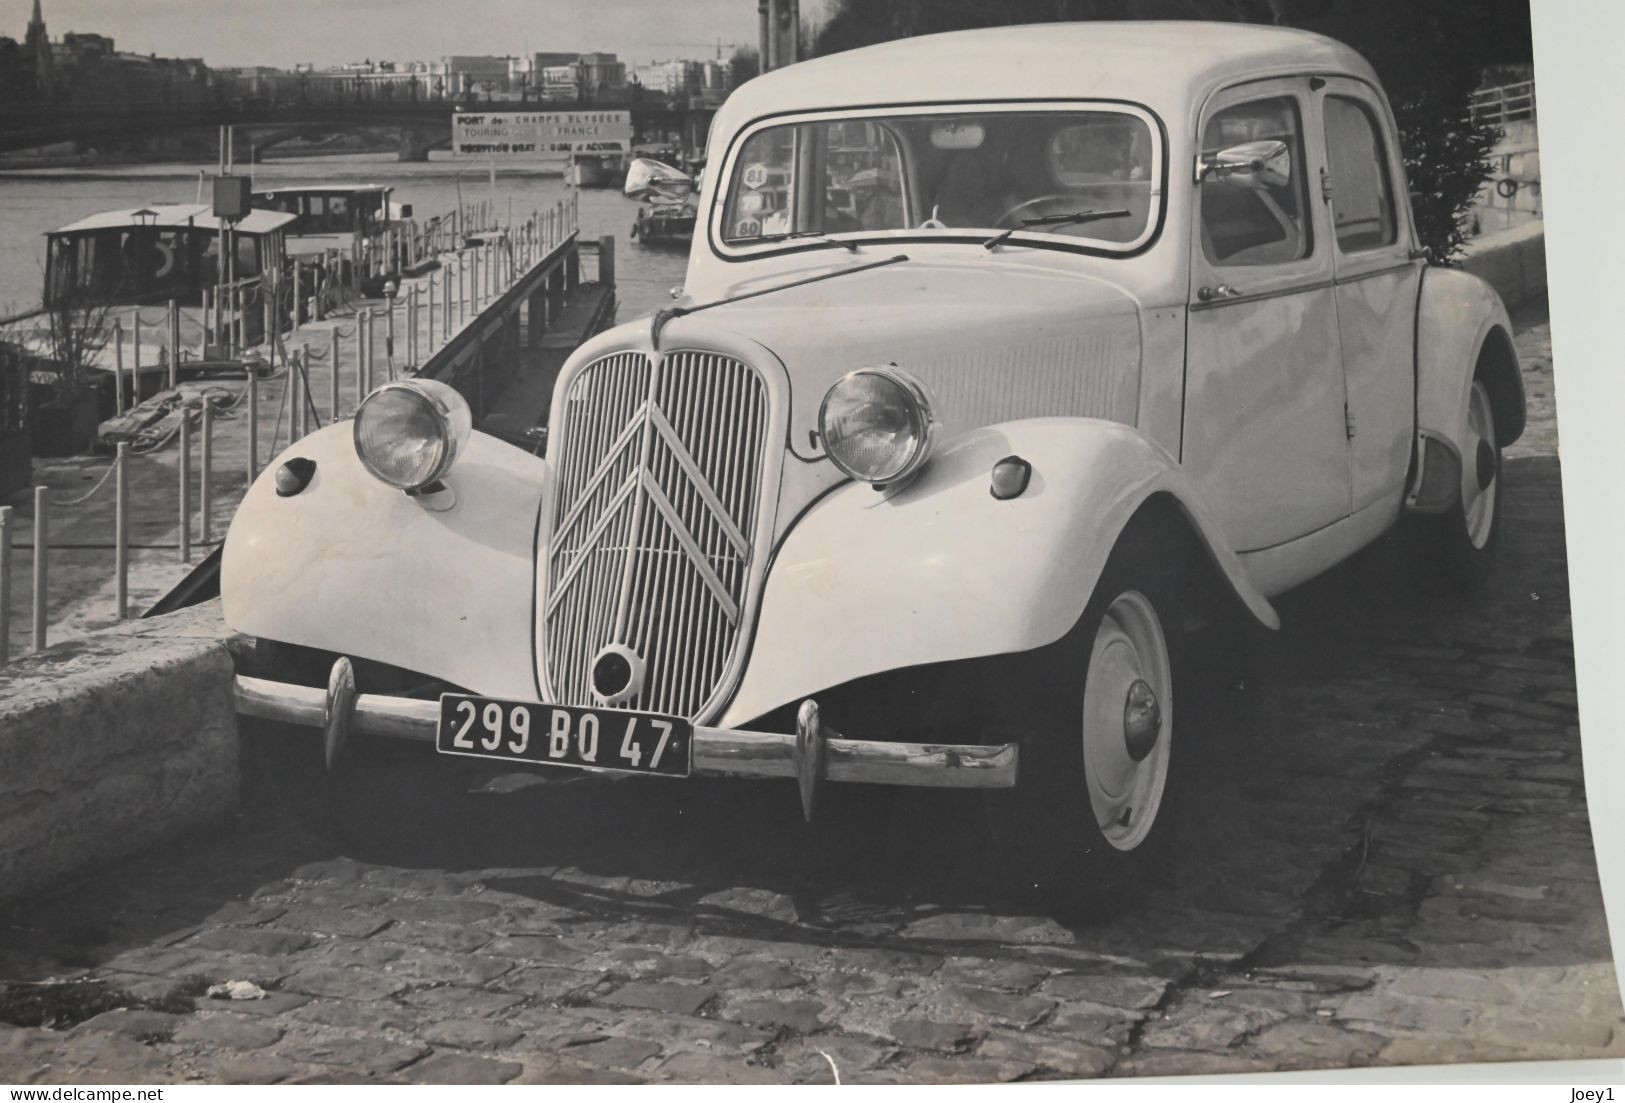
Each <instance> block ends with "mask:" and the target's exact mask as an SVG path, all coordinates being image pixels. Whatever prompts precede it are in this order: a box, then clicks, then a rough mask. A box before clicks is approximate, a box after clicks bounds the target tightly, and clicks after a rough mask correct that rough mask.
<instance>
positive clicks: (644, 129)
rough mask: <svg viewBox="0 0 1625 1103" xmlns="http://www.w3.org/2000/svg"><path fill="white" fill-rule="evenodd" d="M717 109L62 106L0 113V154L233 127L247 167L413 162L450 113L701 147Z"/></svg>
mask: <svg viewBox="0 0 1625 1103" xmlns="http://www.w3.org/2000/svg"><path fill="white" fill-rule="evenodd" d="M716 106H717V104H716V103H715V102H713V101H707V100H704V99H702V98H700V97H693V98H690V99H673V98H667V97H664V96H654V95H650V94H648V93H640V94H636V95H632V94H628V95H622V96H599V97H594V98H592V99H590V100H587V101H584V102H579V103H546V102H534V101H533V102H521V101H499V102H486V101H479V100H474V99H472V98H469V99H457V100H453V99H447V98H428V97H412V98H406V97H393V98H392V97H389V96H376V95H372V96H369V95H363V94H361V93H360V91H359V90H358V91H357V93H356V94H355V95H354V96H350V97H345V96H339V95H332V96H330V97H324V98H313V97H299V98H296V99H291V100H289V99H263V98H243V97H238V98H232V99H218V100H214V101H204V102H196V103H144V102H134V103H131V102H112V103H63V104H54V105H53V104H40V103H36V104H28V105H5V106H0V153H11V152H18V151H21V150H27V149H37V148H40V147H42V146H48V145H54V144H57V143H60V142H76V143H80V144H85V145H95V144H97V143H105V142H109V141H114V140H118V141H127V140H130V139H132V138H133V139H143V138H157V137H160V136H163V135H169V134H175V133H179V132H183V131H197V130H207V129H210V128H215V129H218V128H219V127H221V126H230V127H232V128H233V142H234V146H235V148H234V150H233V152H234V154H236V155H237V157H238V159H239V160H242V161H248V160H250V159H253V158H257V157H258V156H260V155H262V154H263V153H264V152H265V151H266V150H267V149H270V148H272V147H274V146H276V145H278V144H280V143H282V142H285V141H288V140H290V139H293V138H298V137H304V136H318V135H327V134H333V133H358V132H367V133H388V134H392V135H394V136H395V137H396V140H397V147H398V151H399V155H400V159H401V160H403V161H423V160H427V159H428V155H429V151H430V150H431V149H435V148H440V147H445V146H449V144H450V142H451V117H452V115H453V114H455V113H456V112H458V111H479V112H482V113H486V114H489V113H493V112H505V111H588V110H623V111H629V112H630V113H631V116H632V132H633V134H634V136H637V137H639V138H641V136H643V135H646V134H657V133H659V134H663V133H665V132H668V131H677V132H680V133H681V134H683V135H684V136H685V138H686V139H687V140H688V142H689V144H690V145H693V146H698V145H703V144H704V140H705V133H706V129H707V127H708V126H709V125H710V120H711V115H712V114H713V113H714V112H715V110H716Z"/></svg>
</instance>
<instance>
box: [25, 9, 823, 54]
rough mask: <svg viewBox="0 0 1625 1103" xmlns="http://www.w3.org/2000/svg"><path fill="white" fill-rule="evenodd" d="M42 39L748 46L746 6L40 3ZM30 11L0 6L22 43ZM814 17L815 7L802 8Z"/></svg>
mask: <svg viewBox="0 0 1625 1103" xmlns="http://www.w3.org/2000/svg"><path fill="white" fill-rule="evenodd" d="M41 3H42V5H43V13H44V16H45V25H46V27H47V28H48V30H49V31H50V34H51V37H52V38H59V37H61V35H62V34H63V33H64V32H66V31H94V32H96V33H98V34H104V35H109V36H111V37H112V38H113V39H115V40H116V41H117V43H118V48H119V49H120V50H128V51H131V52H134V53H143V54H146V53H157V54H159V55H162V56H168V57H201V58H203V60H204V61H206V62H208V63H209V64H210V65H276V66H290V65H292V64H294V63H295V62H300V61H308V62H314V63H315V64H316V65H318V66H326V65H333V64H337V63H339V62H345V61H360V60H362V59H364V58H374V59H377V58H383V59H389V60H413V59H420V58H430V57H439V56H441V55H443V54H497V55H505V54H520V53H530V52H535V51H589V50H603V51H606V52H610V53H615V54H618V55H620V57H621V60H623V61H628V62H631V63H633V64H642V63H645V62H648V61H653V60H658V59H662V58H668V57H699V58H707V57H713V56H715V53H716V47H715V42H716V40H717V39H718V38H721V39H722V40H723V43H724V45H723V55H724V56H727V55H728V54H730V53H732V52H733V49H732V47H731V46H730V45H728V43H733V42H737V43H743V44H748V45H751V46H754V45H755V43H756V0H41ZM32 8H33V0H0V34H3V35H8V36H10V37H12V38H18V39H20V38H22V36H23V32H24V30H25V28H26V27H27V25H28V18H29V13H30V12H31V10H32ZM802 8H803V14H804V15H809V16H810V15H814V14H816V12H817V10H818V9H821V8H822V0H802Z"/></svg>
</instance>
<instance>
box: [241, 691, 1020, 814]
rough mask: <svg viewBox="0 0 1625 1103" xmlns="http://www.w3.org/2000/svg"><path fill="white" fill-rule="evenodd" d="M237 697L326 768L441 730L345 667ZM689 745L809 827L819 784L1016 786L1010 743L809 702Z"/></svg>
mask: <svg viewBox="0 0 1625 1103" xmlns="http://www.w3.org/2000/svg"><path fill="white" fill-rule="evenodd" d="M235 692H236V697H237V712H238V713H239V714H240V715H242V716H255V717H259V718H261V719H264V720H276V721H280V722H282V723H286V724H297V725H301V726H304V727H310V728H321V729H323V731H324V734H325V745H326V752H327V762H328V765H329V766H331V765H332V763H333V759H334V758H335V757H336V756H337V755H338V753H339V751H340V749H341V748H342V747H343V745H344V741H345V737H346V735H347V734H348V733H349V732H351V731H355V732H361V733H362V734H365V735H375V736H383V737H385V738H389V739H408V740H414V741H417V742H421V743H433V742H434V741H435V732H436V729H437V728H438V727H439V723H440V703H439V702H438V701H423V700H417V699H413V698H406V697H386V696H381V695H378V694H373V693H359V694H358V693H356V691H355V677H354V674H353V673H352V671H351V668H350V663H349V661H348V660H347V659H340V660H339V661H338V662H337V663H335V664H334V665H333V672H332V675H331V677H330V678H329V679H328V687H327V689H326V690H325V691H324V690H320V689H315V688H313V687H310V686H298V685H292V684H289V683H286V682H274V681H269V680H267V679H264V678H250V677H248V676H246V675H242V674H239V675H238V676H237V679H236V685H235ZM692 747H693V751H692V753H693V759H692V774H693V775H696V776H707V777H784V778H795V779H796V781H797V783H798V786H799V788H800V790H801V804H802V811H803V812H804V813H805V815H806V816H807V818H808V819H809V820H810V819H811V818H812V813H813V809H814V807H815V806H816V804H817V799H818V792H819V789H820V788H821V787H822V785H823V783H824V782H826V781H855V782H867V783H869V784H875V785H918V786H931V787H935V788H942V789H1008V788H1010V787H1011V786H1013V785H1015V783H1016V760H1017V758H1018V748H1017V747H1016V745H1015V744H1014V743H1003V744H999V745H996V746H973V745H960V744H939V743H882V742H878V741H876V740H871V739H843V738H842V737H841V736H840V735H839V733H837V732H834V731H832V730H830V729H829V728H827V727H825V726H824V724H823V723H822V721H821V720H820V719H819V715H818V704H817V702H816V701H813V700H811V699H809V700H806V701H803V702H802V703H801V708H800V709H799V710H798V712H797V714H796V734H794V735H779V734H775V733H771V732H752V731H736V730H733V729H728V728H710V727H704V726H701V725H698V724H696V725H695V726H694V738H693V744H692Z"/></svg>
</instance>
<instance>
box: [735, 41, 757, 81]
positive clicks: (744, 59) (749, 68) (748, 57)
mask: <svg viewBox="0 0 1625 1103" xmlns="http://www.w3.org/2000/svg"><path fill="white" fill-rule="evenodd" d="M728 73H729V77H730V79H731V80H732V81H733V86H734V87H735V88H738V87H739V86H740V85H741V84H744V83H745V82H746V81H747V80H752V79H754V78H755V77H758V76H760V75H761V73H762V60H761V58H759V57H757V56H756V51H755V50H754V49H752V48H751V47H749V46H741V47H739V49H737V50H735V51H734V52H733V56H732V57H730V58H729V59H728Z"/></svg>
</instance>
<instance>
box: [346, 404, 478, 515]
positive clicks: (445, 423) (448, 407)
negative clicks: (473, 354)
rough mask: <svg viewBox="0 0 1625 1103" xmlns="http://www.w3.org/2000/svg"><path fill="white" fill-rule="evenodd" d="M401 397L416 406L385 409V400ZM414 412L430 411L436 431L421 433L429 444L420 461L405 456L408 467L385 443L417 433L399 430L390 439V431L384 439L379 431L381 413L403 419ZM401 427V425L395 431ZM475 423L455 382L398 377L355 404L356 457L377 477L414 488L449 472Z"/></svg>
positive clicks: (420, 442)
mask: <svg viewBox="0 0 1625 1103" xmlns="http://www.w3.org/2000/svg"><path fill="white" fill-rule="evenodd" d="M402 400H405V401H406V402H407V403H409V404H414V405H415V407H416V408H415V409H410V408H409V409H407V410H405V411H403V410H401V409H396V410H394V411H388V410H382V409H381V407H382V406H383V405H384V404H386V403H392V402H400V401H402ZM413 414H426V415H427V416H428V418H429V419H430V422H431V425H430V428H431V429H432V435H430V434H428V433H425V434H422V435H420V436H418V437H417V438H416V443H417V444H418V445H419V446H420V447H421V446H423V445H428V446H429V450H428V452H427V455H426V456H420V457H418V458H417V459H416V461H415V462H413V461H412V460H411V457H406V462H411V464H412V465H411V467H410V468H407V467H405V466H404V465H403V458H402V457H400V456H393V457H392V456H387V455H385V454H384V453H383V449H384V448H386V447H387V446H388V445H389V444H391V443H395V444H399V443H403V442H404V443H407V444H411V443H413V439H412V438H405V437H399V436H396V437H395V438H394V439H393V440H391V439H390V436H391V434H389V433H386V434H385V435H384V438H385V439H384V440H382V441H380V440H379V439H376V435H375V432H374V431H375V430H377V429H378V426H377V425H376V419H377V418H380V417H382V418H393V419H396V420H397V421H400V420H401V419H403V418H410V417H411V416H412V415H413ZM401 428H403V427H402V426H399V425H397V426H396V427H395V431H396V432H399V431H400V429H401ZM472 428H473V412H472V411H471V410H470V409H469V406H468V403H467V401H466V400H464V398H463V396H462V395H460V394H458V393H457V391H456V390H455V389H454V388H452V387H450V386H448V385H447V384H445V383H441V382H439V381H438V380H434V379H397V380H394V381H392V382H389V383H385V384H384V385H383V386H381V387H377V388H375V389H374V390H373V391H372V393H371V394H369V395H367V397H366V399H365V400H364V401H363V402H362V403H361V405H360V406H359V407H358V408H357V409H356V413H355V421H354V427H353V436H354V441H355V451H356V457H357V458H358V459H359V460H360V461H361V465H362V466H363V467H364V468H366V469H367V472H368V474H370V475H372V477H373V478H375V479H377V480H378V481H379V482H381V483H384V484H385V485H386V486H391V487H394V488H395V489H397V490H404V491H406V492H407V493H409V494H410V493H413V492H415V491H418V490H422V489H423V488H424V487H427V486H431V485H433V484H434V483H436V482H438V481H439V480H441V479H443V478H445V476H446V475H447V474H448V473H449V472H450V471H451V469H452V466H453V465H454V464H455V463H456V462H457V458H458V456H459V455H461V453H462V451H463V449H464V448H465V447H466V445H467V442H468V436H469V433H470V432H471V430H472Z"/></svg>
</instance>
